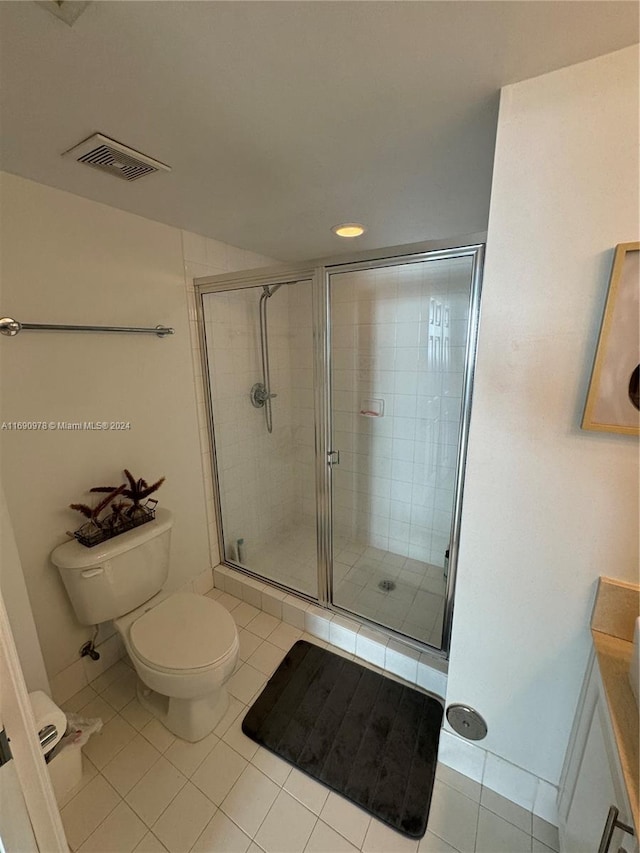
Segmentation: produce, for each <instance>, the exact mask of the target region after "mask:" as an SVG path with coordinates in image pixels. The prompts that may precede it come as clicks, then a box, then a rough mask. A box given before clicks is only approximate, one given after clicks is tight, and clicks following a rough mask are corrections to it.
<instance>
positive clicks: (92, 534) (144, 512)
mask: <svg viewBox="0 0 640 853" xmlns="http://www.w3.org/2000/svg"><path fill="white" fill-rule="evenodd" d="M157 505H158V501H156V500H153V498H149V499H148V500H147V501H146V503H144V504H141V505H140V506H138V507H137V508H136V513H135V515H134V516H121V517H120V518H119V519H118V522H117V524H112V525H107V524H106V523H105V526H104V527H97V526H96V525H95V524H94V523H93V522H92V521H87V522H86V524H83V525H82V527H79V528H78V529H77V530H75V531H74V533H73V535H74V537H75V538H76V539H77V540H78V542H80V543H81V544H82V545H84V546H85V547H86V548H93V546H94V545H99V544H100V543H101V542H106V541H107V539H113V538H114V536H119V535H120V534H121V533H126V532H127V530H133V528H134V527H140V525H141V524H146V523H147V522H148V521H153V519H154V518H155V517H156V506H157Z"/></svg>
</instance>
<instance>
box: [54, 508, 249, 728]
mask: <svg viewBox="0 0 640 853" xmlns="http://www.w3.org/2000/svg"><path fill="white" fill-rule="evenodd" d="M172 527H173V517H172V515H171V513H170V512H169V511H168V510H166V509H158V510H156V517H155V519H154V520H153V521H150V522H147V523H146V524H143V525H141V526H140V527H136V528H134V529H133V530H129V531H128V532H127V533H122V534H121V535H120V536H116V537H114V538H113V539H109V540H107V541H106V542H103V543H101V544H99V545H94V546H93V547H92V548H87V547H85V546H84V545H82V544H80V542H77V541H75V540H74V541H73V542H65V544H64V545H60V546H58V547H57V548H56V549H55V550H54V551H53V553H52V554H51V561H52V563H53V564H54V565H55V566H56V567H57V568H58V570H59V572H60V575H61V577H62V580H63V583H64V585H65V588H66V590H67V594H68V596H69V598H70V600H71V604H72V605H73V609H74V611H75V614H76V616H77V618H78V620H79V621H80V622H81V623H82V624H83V625H98V624H100V623H101V622H107V621H109V620H113V623H114V625H115V627H116V629H117V631H118V633H119V634H120V636H121V637H122V640H123V642H124V646H125V648H126V650H127V653H128V655H129V657H130V659H131V662H132V663H133V666H134V667H135V670H136V672H137V674H138V688H137V692H138V700H139V702H140V704H141V705H143V706H144V707H145V708H147V709H148V710H149V711H150V712H151V713H152V714H154V716H156V717H157V718H158V719H159V720H160V721H161V722H162V723H163V724H164V725H165V726H166V727H167V728H168V729H169V731H171V732H173V733H174V734H175V735H178V737H181V738H183V739H184V740H188V741H192V742H195V741H198V740H201V739H202V738H203V737H205V736H206V735H208V734H209V733H210V732H211V731H212V730H213V729H214V728H215V726H216V725H217V723H218V722H219V721H220V719H221V718H222V717H223V716H224V714H225V712H226V710H227V707H228V704H229V697H228V694H227V690H226V688H225V683H226V681H227V680H228V678H229V676H230V675H231V673H232V672H233V670H234V669H235V666H236V663H237V660H238V651H239V640H238V631H237V628H236V624H235V622H234V620H233V618H232V617H231V614H230V613H229V612H228V611H227V610H225V608H224V607H222V605H221V604H218V602H216V601H214V600H213V599H211V598H207V597H206V596H202V595H196V594H195V593H192V592H167V591H165V590H164V589H163V586H164V584H165V582H166V580H167V575H168V573H169V544H170V540H171V529H172Z"/></svg>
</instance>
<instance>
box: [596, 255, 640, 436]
mask: <svg viewBox="0 0 640 853" xmlns="http://www.w3.org/2000/svg"><path fill="white" fill-rule="evenodd" d="M639 384H640V242H636V243H619V244H618V245H617V246H616V250H615V254H614V258H613V267H612V269H611V277H610V280H609V291H608V293H607V301H606V305H605V310H604V316H603V319H602V326H601V328H600V336H599V339H598V346H597V348H596V356H595V360H594V364H593V370H592V373H591V382H590V383H589V391H588V393H587V400H586V405H585V409H584V416H583V419H582V429H585V430H594V431H597V432H615V433H621V434H623V435H640V395H639Z"/></svg>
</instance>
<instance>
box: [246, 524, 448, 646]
mask: <svg viewBox="0 0 640 853" xmlns="http://www.w3.org/2000/svg"><path fill="white" fill-rule="evenodd" d="M245 565H246V566H247V568H250V569H251V570H252V571H254V572H256V573H257V574H259V575H262V576H263V577H265V578H270V579H272V580H275V581H278V583H281V584H284V585H285V586H288V587H291V588H292V589H295V590H299V591H300V592H304V593H307V594H308V595H311V596H315V595H316V590H317V567H316V533H315V527H314V526H313V525H312V524H301V525H296V526H295V527H294V528H291V529H289V530H286V531H283V532H281V533H280V534H279V535H278V536H277V537H274V538H273V539H271V540H270V541H269V542H268V543H266V544H263V545H261V547H260V548H259V549H256V552H255V553H251V552H249V553H248V554H247V562H246V564H245ZM333 574H334V581H333V601H334V604H336V605H337V606H338V607H342V608H344V609H345V610H349V611H351V612H353V613H355V614H357V615H358V616H363V617H364V618H365V619H370V620H371V621H372V622H377V623H379V624H380V625H384V626H386V627H388V628H392V629H393V630H395V631H399V632H400V633H402V634H406V635H408V636H410V637H414V638H415V639H417V640H420V641H422V642H424V643H429V644H430V645H433V646H436V647H438V648H439V647H441V645H442V618H443V614H444V601H445V586H446V582H445V578H444V575H443V569H442V566H434V565H432V564H430V563H424V562H421V561H419V560H413V559H410V558H407V557H403V556H401V555H399V554H394V553H392V552H390V551H382V550H380V549H379V548H372V547H370V546H367V545H366V544H363V543H361V542H358V541H356V540H353V539H349V538H347V537H344V536H335V537H334V560H333ZM389 582H390V583H389ZM381 584H383V586H382V587H381Z"/></svg>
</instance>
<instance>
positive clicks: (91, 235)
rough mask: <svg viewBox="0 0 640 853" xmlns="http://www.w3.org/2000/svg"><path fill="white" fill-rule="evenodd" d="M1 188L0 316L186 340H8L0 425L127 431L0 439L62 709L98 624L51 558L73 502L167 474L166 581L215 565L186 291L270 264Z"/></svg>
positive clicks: (72, 516) (10, 182) (120, 215)
mask: <svg viewBox="0 0 640 853" xmlns="http://www.w3.org/2000/svg"><path fill="white" fill-rule="evenodd" d="M0 188H1V191H2V197H1V201H2V205H1V210H0V215H1V220H0V234H1V239H2V255H1V271H2V287H3V293H2V311H3V313H4V314H5V315H9V316H13V317H15V318H17V319H18V320H22V321H30V322H51V323H96V324H104V325H109V324H116V325H141V326H149V325H150V326H154V325H156V324H158V323H162V324H166V325H169V326H173V327H174V328H175V332H176V333H175V335H174V336H173V337H169V338H165V339H162V340H161V339H158V338H155V337H147V336H133V335H122V336H114V335H101V334H91V335H89V334H84V333H83V334H80V333H77V334H70V333H69V334H63V333H48V332H38V333H36V332H23V333H21V334H20V335H18V336H17V337H15V338H5V337H3V338H2V340H1V341H0V346H1V356H2V363H1V364H2V375H1V378H2V397H1V419H2V420H3V421H95V420H104V421H129V422H130V423H131V428H130V429H129V430H125V431H118V432H95V431H93V432H88V431H87V432H85V431H83V432H75V431H73V432H63V431H46V432H42V431H21V432H13V431H3V432H2V434H1V440H2V466H3V467H2V477H3V483H4V489H5V494H6V498H7V504H8V508H9V514H10V517H11V521H12V523H13V527H14V531H15V537H16V542H17V546H18V551H19V554H20V559H21V561H22V567H23V570H24V575H25V579H26V584H27V588H28V592H29V598H30V600H31V605H32V608H33V613H34V617H35V622H36V626H37V630H38V635H39V638H40V644H41V646H42V651H43V654H44V659H45V664H46V667H47V672H48V674H49V677H50V678H52V677H53V676H55V675H60V677H62V675H61V671H64V673H66V675H65V676H64V677H62V681H63V683H61V684H58V685H57V686H58V688H59V689H56V684H55V683H53V684H52V687H53V688H54V695H57V696H58V698H59V699H60V701H63V698H64V694H66V693H68V692H69V690H71V689H72V688H73V687H76V689H78V687H77V685H78V679H77V678H76V676H78V675H79V676H81V675H82V673H83V671H84V672H85V674H86V672H87V668H89V671H90V666H89V665H88V664H87V666H85V667H84V670H83V667H82V665H81V664H80V663H79V661H77V654H78V649H79V648H80V645H81V644H82V642H84V640H85V639H86V638H87V636H88V635H89V629H87V628H85V627H82V626H80V625H79V624H78V622H77V621H76V619H75V616H74V614H73V611H72V609H71V606H70V604H69V602H68V599H67V597H66V593H65V591H64V588H63V586H62V584H61V581H60V578H59V576H58V573H57V572H56V570H55V569H54V568H53V566H52V565H51V564H50V563H49V559H48V558H49V553H50V551H51V550H52V548H54V547H55V546H56V545H57V544H59V543H60V542H62V541H64V540H65V538H66V537H65V531H66V530H73V529H75V528H76V527H77V526H78V522H79V521H82V519H81V517H80V516H79V515H78V514H76V513H75V512H73V511H71V510H69V509H68V508H67V506H68V504H69V503H71V502H74V501H79V500H84V501H86V500H87V499H90V496H89V495H87V494H86V490H87V489H88V488H89V487H91V486H93V485H100V484H111V483H112V482H119V481H120V477H121V472H122V469H123V468H124V467H127V468H130V469H131V470H132V471H133V473H134V474H136V475H138V476H144V477H145V478H146V479H148V480H150V479H151V478H156V477H159V476H161V475H165V476H166V478H167V480H166V483H165V484H164V485H163V486H162V488H161V490H160V492H159V493H158V495H157V497H158V498H159V499H160V501H161V502H162V503H163V504H164V505H165V506H167V507H169V508H171V509H172V511H173V512H174V514H175V527H174V532H173V536H172V552H171V573H170V578H169V583H170V585H171V586H174V587H176V586H179V585H181V584H183V583H185V581H188V580H189V579H190V578H193V577H194V576H196V575H198V574H200V573H202V572H203V571H204V570H207V569H210V566H211V554H213V555H214V559H215V558H216V557H217V545H216V543H215V541H214V542H213V543H211V547H210V542H209V538H208V535H207V531H208V530H209V531H213V527H212V524H211V525H210V524H208V519H207V514H206V502H207V497H208V496H207V494H206V492H205V486H204V483H203V474H202V470H203V469H202V453H201V447H200V438H201V433H202V430H201V429H199V421H198V416H197V412H196V387H195V382H194V364H193V355H194V351H193V344H192V340H191V334H190V331H191V332H192V331H193V329H191V330H190V325H189V320H190V314H191V320H192V322H193V321H194V317H193V304H192V300H193V297H192V295H191V294H189V293H188V289H189V286H190V285H191V284H192V283H191V276H192V275H198V274H200V275H201V274H211V273H212V272H226V271H228V270H230V269H237V268H240V267H242V266H258V265H259V264H260V263H261V262H262V259H261V258H259V256H252V255H251V253H246V252H243V251H242V250H238V249H235V248H234V247H227V246H225V245H224V244H220V243H216V241H211V240H205V238H203V237H198V236H197V235H189V234H183V233H181V232H180V231H179V230H177V229H175V228H170V227H168V226H165V225H161V224H159V223H156V222H152V221H150V220H146V219H143V218H141V217H138V216H134V215H132V214H129V213H125V212H123V211H120V210H116V209H115V208H111V207H107V206H105V205H102V204H97V203H95V202H92V201H89V200H87V199H83V198H80V197H78V196H74V195H71V194H69V193H65V192H61V191H59V190H55V189H51V188H49V187H45V186H43V185H41V184H36V183H33V182H31V181H27V180H24V179H22V178H18V177H15V176H13V175H8V174H3V175H2V176H1V184H0ZM133 191H135V187H133ZM183 243H184V246H185V252H184V256H183ZM200 252H203V253H204V255H205V257H204V261H205V263H203V264H199V263H197V262H198V261H200V260H202V258H201V257H200V254H199V253H200ZM188 255H191V256H192V257H191V258H188ZM185 257H187V259H188V260H189V261H193V263H189V264H185ZM185 276H186V279H187V287H185ZM188 297H189V300H190V301H188ZM196 378H197V377H196ZM200 398H201V394H200ZM212 535H213V536H215V533H213V534H212ZM216 561H217V560H216ZM74 662H75V663H74ZM85 662H86V659H85ZM70 665H73V666H72V667H70ZM67 668H69V671H67ZM89 677H90V676H89Z"/></svg>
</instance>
